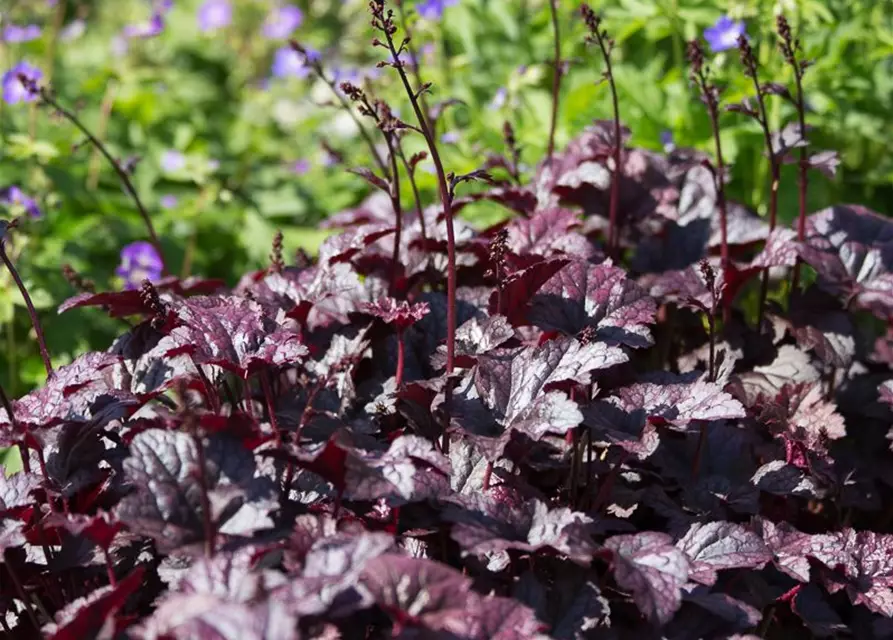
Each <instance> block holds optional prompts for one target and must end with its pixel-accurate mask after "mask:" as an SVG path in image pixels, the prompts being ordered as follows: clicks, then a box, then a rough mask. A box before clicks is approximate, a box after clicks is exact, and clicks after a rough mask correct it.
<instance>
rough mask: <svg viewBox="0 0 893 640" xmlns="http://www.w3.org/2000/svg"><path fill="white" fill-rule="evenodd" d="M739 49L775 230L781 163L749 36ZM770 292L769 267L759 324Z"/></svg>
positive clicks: (765, 273)
mask: <svg viewBox="0 0 893 640" xmlns="http://www.w3.org/2000/svg"><path fill="white" fill-rule="evenodd" d="M738 50H739V51H740V52H741V64H742V65H743V66H744V72H745V75H747V76H748V77H749V78H750V79H751V80H752V81H753V86H754V90H755V91H756V100H757V114H756V118H755V119H756V121H757V122H758V123H759V124H760V128H761V129H762V130H763V138H764V140H765V142H766V150H767V151H768V153H769V171H770V181H771V182H770V192H769V232H770V233H771V232H772V231H774V230H775V225H776V222H777V217H778V183H779V180H780V178H781V163H780V162H779V159H778V157H777V154H776V153H775V149H774V148H773V145H772V132H771V131H770V130H769V116H768V114H767V112H766V100H765V96H764V92H763V88H762V87H761V86H760V78H759V72H758V65H757V59H756V56H754V54H753V49H752V48H751V46H750V43H749V42H748V41H747V38H746V37H745V36H744V35H741V36H738ZM768 293H769V269H765V270H764V271H763V276H762V281H761V283H760V302H759V307H758V309H759V311H758V314H757V318H758V319H757V326H762V324H763V315H764V314H765V311H766V297H767V295H768Z"/></svg>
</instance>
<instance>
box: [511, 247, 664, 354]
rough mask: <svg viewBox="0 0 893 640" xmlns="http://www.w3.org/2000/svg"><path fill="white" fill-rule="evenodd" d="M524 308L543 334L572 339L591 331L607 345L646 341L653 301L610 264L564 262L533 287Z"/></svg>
mask: <svg viewBox="0 0 893 640" xmlns="http://www.w3.org/2000/svg"><path fill="white" fill-rule="evenodd" d="M530 304H531V308H530V311H529V313H528V317H529V318H530V320H531V322H533V323H534V324H536V325H538V326H539V327H541V328H542V329H545V330H547V331H561V332H563V333H565V334H569V335H577V334H578V333H580V331H582V330H583V329H584V328H585V327H593V328H595V329H596V330H597V334H596V335H597V336H598V337H599V338H600V339H601V340H604V341H607V342H609V343H614V344H624V345H627V346H631V347H646V346H649V345H650V344H651V343H652V339H651V331H650V330H649V328H648V325H649V324H653V323H654V314H655V312H656V310H657V305H656V304H655V301H654V300H653V299H652V298H650V297H649V296H648V295H647V294H646V293H645V292H644V291H643V290H642V289H641V288H640V287H639V286H638V285H637V284H636V283H635V282H633V281H631V280H629V279H627V277H626V272H625V271H624V270H623V269H620V268H618V267H614V266H612V265H611V264H610V263H602V264H600V265H593V264H590V263H588V262H583V261H579V260H578V261H574V262H571V263H569V264H568V265H566V266H564V267H562V268H561V270H559V271H558V273H556V274H555V275H554V276H552V277H551V278H550V279H549V280H547V281H546V282H545V283H544V284H543V286H541V287H540V288H539V290H538V291H537V293H536V295H535V296H534V297H533V299H532V300H531V303H530Z"/></svg>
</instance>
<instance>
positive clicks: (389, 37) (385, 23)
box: [370, 0, 456, 443]
mask: <svg viewBox="0 0 893 640" xmlns="http://www.w3.org/2000/svg"><path fill="white" fill-rule="evenodd" d="M384 7H385V0H372V1H371V2H370V8H371V10H372V16H373V19H372V24H373V26H374V27H375V28H376V29H378V30H379V31H380V32H381V33H382V34H383V35H384V37H385V42H384V43H382V42H380V41H379V40H377V39H376V40H375V44H377V45H380V46H382V47H384V48H386V49H387V50H388V52H389V53H390V56H391V63H390V64H391V66H393V67H394V69H396V70H397V74H398V75H399V76H400V82H401V83H402V84H403V88H404V89H405V90H406V94H407V96H408V97H409V101H410V104H411V105H412V110H413V112H414V113H415V116H416V119H417V120H418V122H419V130H420V131H421V133H422V136H424V138H425V142H426V144H427V146H428V152H429V153H430V154H431V161H432V162H433V163H434V169H435V171H436V172H437V184H438V188H439V191H440V201H441V204H442V205H443V214H444V219H445V223H446V231H447V339H446V351H447V353H446V374H447V376H449V375H450V374H452V372H453V369H454V366H455V365H454V361H455V353H456V237H455V233H454V231H453V206H452V198H451V197H450V187H449V183H448V182H447V177H446V172H445V171H444V169H443V163H442V162H441V160H440V153H438V151H437V144H436V143H435V141H434V135H433V134H432V133H431V128H430V127H429V124H428V121H427V119H426V118H425V114H424V113H423V112H422V109H421V106H420V105H419V92H417V91H414V90H413V88H412V86H411V85H410V83H409V78H408V77H407V76H406V71H405V69H404V68H403V62H402V61H401V60H400V52H401V51H402V50H403V48H404V47H405V41H404V42H403V43H402V44H401V45H400V49H399V50H398V48H397V47H396V46H395V45H394V34H395V33H396V32H397V27H396V26H395V25H394V12H393V11H392V10H390V9H388V10H387V11H385V8H384ZM421 90H424V85H423V87H422V89H421ZM450 396H451V388H450V385H449V384H447V400H448V402H447V405H449V399H450ZM444 442H445V443H446V442H448V440H447V438H446V435H444Z"/></svg>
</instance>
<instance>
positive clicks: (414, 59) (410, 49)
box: [396, 0, 431, 121]
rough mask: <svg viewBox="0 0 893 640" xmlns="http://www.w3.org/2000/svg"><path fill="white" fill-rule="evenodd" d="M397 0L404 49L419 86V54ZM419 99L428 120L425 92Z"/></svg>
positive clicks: (420, 78)
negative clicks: (404, 41) (404, 42)
mask: <svg viewBox="0 0 893 640" xmlns="http://www.w3.org/2000/svg"><path fill="white" fill-rule="evenodd" d="M396 2H397V12H398V13H399V14H400V26H401V27H402V28H403V33H405V34H406V36H407V38H408V39H407V41H406V51H407V53H409V61H410V64H412V75H413V76H415V81H416V84H417V85H419V86H420V87H421V86H422V85H423V84H424V82H423V81H422V72H421V66H420V65H419V56H418V53H417V52H416V50H415V46H414V45H413V44H412V32H411V31H410V30H409V23H408V22H407V20H406V11H405V10H404V8H403V0H396ZM419 100H420V101H421V103H422V111H423V112H424V114H425V118H426V119H427V120H429V121H430V118H431V111H430V109H428V102H427V100H426V99H425V94H422V95H420V96H419Z"/></svg>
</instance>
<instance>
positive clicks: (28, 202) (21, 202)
mask: <svg viewBox="0 0 893 640" xmlns="http://www.w3.org/2000/svg"><path fill="white" fill-rule="evenodd" d="M0 204H2V205H5V206H7V207H9V208H10V209H12V208H13V207H15V208H21V209H23V210H24V211H25V213H27V214H28V215H29V216H31V217H32V218H39V217H41V216H42V215H43V213H42V212H41V210H40V207H39V206H37V202H36V201H35V200H34V198H29V197H28V196H26V195H25V194H24V193H23V192H22V190H21V189H19V188H18V187H17V186H15V185H12V186H10V187H7V188H6V189H0Z"/></svg>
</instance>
